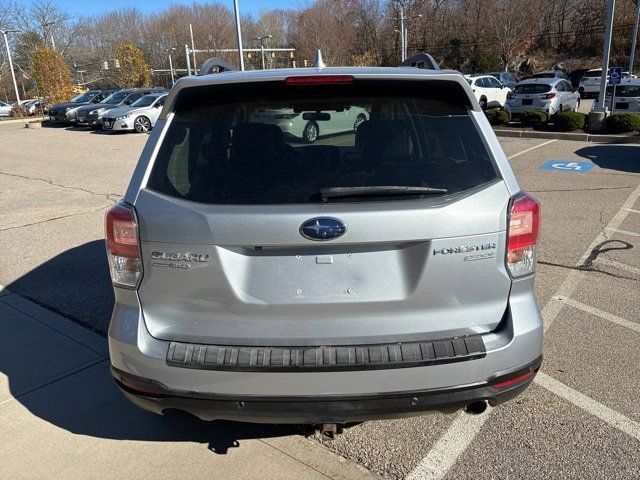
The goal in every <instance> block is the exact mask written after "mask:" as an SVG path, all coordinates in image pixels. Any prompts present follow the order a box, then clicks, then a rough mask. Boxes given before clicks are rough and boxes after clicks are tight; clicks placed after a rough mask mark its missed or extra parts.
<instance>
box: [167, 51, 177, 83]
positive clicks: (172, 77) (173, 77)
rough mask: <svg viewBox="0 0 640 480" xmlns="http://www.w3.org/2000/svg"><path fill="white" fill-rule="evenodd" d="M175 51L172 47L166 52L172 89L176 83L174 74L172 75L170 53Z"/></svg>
mask: <svg viewBox="0 0 640 480" xmlns="http://www.w3.org/2000/svg"><path fill="white" fill-rule="evenodd" d="M175 50H176V49H175V48H174V47H171V48H170V49H169V50H168V53H169V71H170V72H171V86H172V87H173V85H175V83H176V78H175V76H174V74H173V60H172V59H171V52H175Z"/></svg>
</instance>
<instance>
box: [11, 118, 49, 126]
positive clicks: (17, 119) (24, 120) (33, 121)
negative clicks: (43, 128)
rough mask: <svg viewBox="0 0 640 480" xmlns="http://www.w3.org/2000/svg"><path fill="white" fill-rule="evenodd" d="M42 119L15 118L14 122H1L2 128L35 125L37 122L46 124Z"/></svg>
mask: <svg viewBox="0 0 640 480" xmlns="http://www.w3.org/2000/svg"><path fill="white" fill-rule="evenodd" d="M44 121H45V120H42V118H41V117H37V118H33V117H32V118H15V119H12V120H0V126H2V125H15V124H16V123H35V122H44Z"/></svg>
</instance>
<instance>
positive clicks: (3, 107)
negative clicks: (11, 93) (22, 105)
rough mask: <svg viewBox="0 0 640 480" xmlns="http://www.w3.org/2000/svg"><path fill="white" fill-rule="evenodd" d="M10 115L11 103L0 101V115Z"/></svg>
mask: <svg viewBox="0 0 640 480" xmlns="http://www.w3.org/2000/svg"><path fill="white" fill-rule="evenodd" d="M10 115H11V105H9V104H8V103H4V102H0V117H8V116H10Z"/></svg>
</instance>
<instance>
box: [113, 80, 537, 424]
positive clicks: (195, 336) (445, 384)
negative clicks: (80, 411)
mask: <svg viewBox="0 0 640 480" xmlns="http://www.w3.org/2000/svg"><path fill="white" fill-rule="evenodd" d="M285 108H286V109H290V110H293V112H294V113H297V112H313V114H314V115H317V116H318V118H324V120H320V121H324V122H328V123H329V122H332V121H335V118H334V116H331V118H330V119H327V117H326V115H323V112H325V113H326V112H334V111H341V110H342V111H344V110H351V109H361V110H363V111H366V112H367V115H368V119H367V120H366V121H364V122H362V123H361V124H360V125H359V126H358V128H357V129H356V130H355V131H353V129H350V130H348V131H345V132H343V133H342V134H336V135H332V136H331V137H327V138H323V139H322V141H317V142H316V143H314V144H311V145H309V144H304V143H300V142H299V141H297V140H295V139H293V140H292V139H291V138H289V137H288V136H286V135H285V134H284V132H283V131H282V129H281V128H280V127H279V126H278V125H275V124H274V123H272V122H271V121H261V120H260V117H259V116H257V114H259V112H264V111H273V110H278V111H280V110H281V109H285ZM355 111H357V110H354V112H355ZM308 118H314V117H313V115H312V116H309V117H308ZM105 225H106V247H107V257H108V261H109V267H110V271H111V278H112V281H113V288H114V292H115V306H114V309H113V315H112V318H111V325H110V328H109V349H110V357H111V371H112V374H113V376H114V378H115V380H116V382H117V385H118V386H119V387H120V389H121V390H122V392H124V394H125V395H126V396H127V397H128V398H129V399H130V400H131V401H132V402H134V403H135V404H137V405H139V406H140V407H142V408H144V409H146V410H149V411H152V412H156V413H164V412H165V411H168V410H171V409H179V410H184V411H188V412H191V413H193V414H195V415H197V416H198V417H200V418H202V419H206V420H212V419H232V420H241V421H249V422H269V423H288V422H290V423H308V424H322V425H324V427H326V428H327V429H331V428H335V427H336V424H343V423H346V422H352V421H362V420H367V419H374V418H391V417H401V416H411V415H418V414H421V413H424V412H427V411H430V410H437V411H443V412H449V413H450V412H454V411H456V410H459V409H465V410H466V411H467V412H469V413H480V412H482V411H483V410H484V409H485V408H486V405H487V403H489V404H491V405H497V404H500V403H502V402H504V401H506V400H509V399H511V398H513V397H515V396H516V395H518V394H519V393H521V392H522V391H523V390H524V389H525V388H526V387H527V386H528V385H529V384H530V383H531V381H532V380H533V378H534V376H535V374H536V372H537V371H538V369H539V367H540V364H541V354H542V337H543V335H542V320H541V317H540V311H539V309H538V306H537V303H536V298H535V295H534V288H533V287H534V271H535V264H536V250H537V243H538V232H539V228H540V210H539V205H538V202H537V201H536V200H535V199H534V198H533V197H532V196H530V195H528V194H527V193H525V192H523V191H522V189H521V188H520V186H519V185H518V182H517V180H516V178H515V177H514V174H513V172H512V170H511V167H510V166H509V162H508V161H507V159H506V157H505V154H504V153H503V151H502V149H501V147H500V144H499V143H498V141H497V138H496V136H495V134H494V133H493V130H492V129H491V126H490V125H489V123H488V121H487V119H486V117H485V116H484V114H483V112H482V110H481V109H480V106H479V105H478V102H477V100H476V99H475V97H474V94H473V92H472V91H471V88H470V87H469V85H468V84H467V82H466V80H465V78H464V77H463V76H462V75H461V74H459V73H457V72H453V71H440V70H420V69H417V68H410V67H406V68H336V69H333V68H324V69H322V68H309V69H289V70H284V69H282V70H267V71H253V72H225V73H224V74H218V75H205V76H201V77H187V78H183V79H180V80H179V81H178V82H177V83H176V85H175V86H174V88H173V89H172V90H171V92H170V93H169V96H168V98H167V102H166V105H165V106H164V108H163V110H162V113H161V114H160V117H159V119H158V122H157V123H156V127H155V128H154V129H153V131H152V132H151V135H150V137H149V140H148V142H147V145H146V147H145V149H144V151H143V152H142V156H141V158H140V161H139V163H138V165H137V167H136V169H135V171H134V173H133V177H132V179H131V182H130V184H129V187H128V189H127V192H126V194H125V197H124V199H123V201H122V202H120V203H118V204H117V205H115V206H114V207H113V208H111V209H110V210H109V211H108V212H107V215H106V222H105Z"/></svg>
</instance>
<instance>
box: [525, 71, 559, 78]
mask: <svg viewBox="0 0 640 480" xmlns="http://www.w3.org/2000/svg"><path fill="white" fill-rule="evenodd" d="M530 78H556V74H555V73H552V72H546V73H535V74H533V75H531V77H530Z"/></svg>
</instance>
